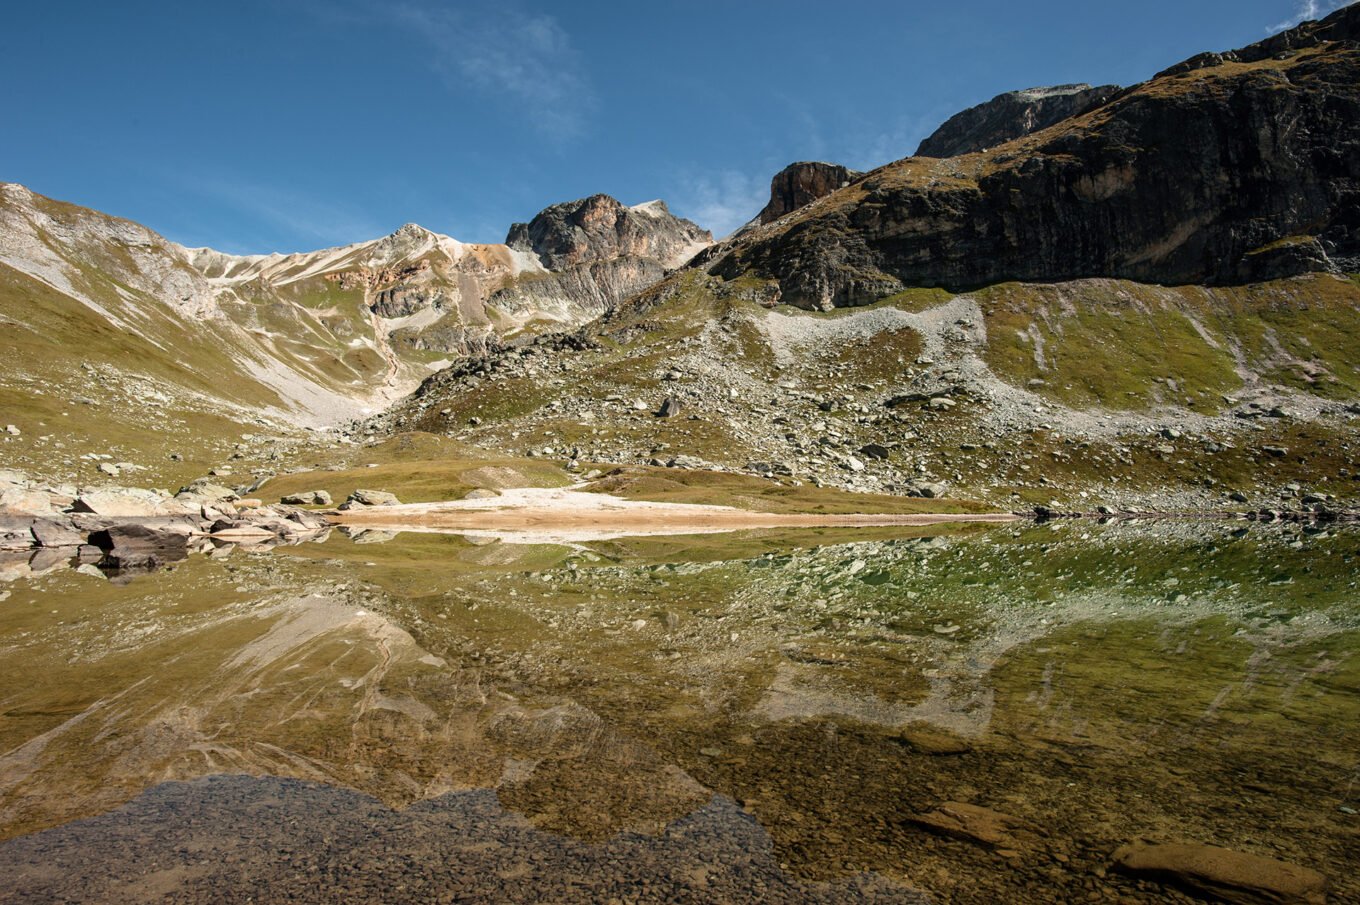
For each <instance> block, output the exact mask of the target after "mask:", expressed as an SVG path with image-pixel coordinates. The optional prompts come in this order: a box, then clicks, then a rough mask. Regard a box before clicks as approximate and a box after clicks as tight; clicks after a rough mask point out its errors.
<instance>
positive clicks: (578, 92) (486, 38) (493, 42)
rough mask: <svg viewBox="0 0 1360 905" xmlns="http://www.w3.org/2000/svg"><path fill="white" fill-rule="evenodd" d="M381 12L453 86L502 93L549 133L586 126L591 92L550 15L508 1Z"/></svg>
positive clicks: (566, 133)
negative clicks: (421, 45)
mask: <svg viewBox="0 0 1360 905" xmlns="http://www.w3.org/2000/svg"><path fill="white" fill-rule="evenodd" d="M383 12H384V14H385V15H387V16H390V17H392V18H393V20H395V21H397V22H399V23H400V24H402V25H403V26H405V27H406V28H407V29H408V30H409V31H411V32H412V33H414V34H416V35H418V36H419V37H420V38H422V39H423V40H424V41H425V42H426V43H427V44H429V45H430V46H431V48H432V49H433V51H434V56H433V58H432V60H431V65H432V66H433V67H434V69H435V70H436V71H438V72H439V73H440V74H441V75H442V76H443V77H444V79H445V80H446V81H447V82H448V83H449V85H450V87H452V88H455V89H462V88H464V87H465V86H466V85H468V84H471V85H473V86H475V87H477V88H478V89H480V90H482V91H484V92H487V93H490V94H494V95H499V96H501V97H503V98H506V99H508V100H509V101H510V102H512V103H514V104H516V105H518V106H519V107H520V108H522V110H523V112H524V113H525V114H526V115H527V116H528V117H529V118H530V119H531V120H532V121H533V124H534V125H535V126H536V127H537V128H538V129H539V130H541V131H543V132H544V133H546V134H548V135H550V136H552V137H554V138H558V139H569V138H574V137H576V136H577V135H579V134H580V133H581V132H582V130H583V129H584V127H585V121H586V118H587V116H588V115H589V113H590V111H591V109H592V108H593V107H594V106H595V102H596V101H595V93H594V90H593V88H592V87H591V85H590V80H589V79H588V78H587V76H586V74H585V72H584V69H583V67H582V64H581V58H580V54H578V53H577V51H576V49H575V48H574V47H573V45H572V41H571V36H570V35H569V34H567V32H566V31H565V30H564V29H563V28H562V26H561V25H559V24H558V23H557V20H556V19H554V18H553V17H552V16H548V15H544V14H541V13H533V12H526V11H523V10H517V9H515V8H514V7H513V6H503V7H495V6H482V5H473V6H471V8H469V7H464V8H458V9H453V8H447V7H441V6H435V5H431V4H415V3H407V4H402V5H399V6H397V7H395V8H394V9H388V8H386V7H384V9H383Z"/></svg>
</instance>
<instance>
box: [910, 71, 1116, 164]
mask: <svg viewBox="0 0 1360 905" xmlns="http://www.w3.org/2000/svg"><path fill="white" fill-rule="evenodd" d="M1121 90H1123V89H1121V88H1120V87H1119V86H1118V85H1102V86H1100V87H1099V88H1093V87H1092V86H1090V85H1086V84H1080V85H1054V86H1050V87H1044V88H1026V89H1024V90H1023V91H1007V92H1006V93H1004V94H998V95H997V96H996V97H994V98H992V99H991V100H989V101H987V102H986V103H983V104H978V105H977V106H976V107H970V108H969V109H967V110H964V111H963V112H962V113H957V114H955V115H954V116H951V117H950V118H949V119H948V120H946V121H945V123H944V125H942V126H940V128H938V129H936V130H935V132H934V133H933V134H932V135H931V136H930V137H929V138H927V139H926V140H925V141H923V142H921V146H920V147H919V148H917V149H916V156H917V157H958V156H959V155H961V154H972V153H975V152H977V151H985V150H986V149H988V148H993V147H996V146H997V145H1001V144H1005V143H1006V142H1008V141H1011V140H1012V139H1016V138H1020V137H1021V136H1024V135H1029V134H1030V133H1031V132H1038V131H1039V130H1040V129H1047V128H1048V127H1049V126H1051V125H1053V124H1054V123H1057V122H1061V121H1062V120H1064V119H1068V118H1069V117H1073V116H1080V115H1081V114H1083V113H1086V112H1087V111H1090V110H1094V109H1095V108H1096V107H1099V106H1101V105H1103V104H1105V103H1107V102H1108V101H1109V100H1111V99H1112V98H1113V97H1114V96H1115V95H1117V94H1118V93H1119V92H1120V91H1121Z"/></svg>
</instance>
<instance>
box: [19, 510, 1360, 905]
mask: <svg viewBox="0 0 1360 905" xmlns="http://www.w3.org/2000/svg"><path fill="white" fill-rule="evenodd" d="M89 572H90V570H88V569H86V570H85V572H77V571H75V570H73V569H72V568H71V567H70V564H68V563H66V562H65V561H63V560H47V561H39V562H32V563H30V562H29V561H28V560H27V558H26V557H25V558H22V559H19V558H16V559H11V560H9V561H6V562H4V563H0V578H3V581H0V595H6V592H8V593H7V596H4V598H3V600H0V840H2V841H0V876H4V877H5V878H6V880H5V882H4V883H3V885H0V900H2V901H15V902H46V901H53V902H56V901H83V902H161V901H174V902H189V901H205V902H207V901H211V902H272V901H341V900H343V901H390V902H408V901H418V902H426V901H428V902H478V901H486V902H498V901H525V902H537V901H542V902H654V901H676V902H737V901H752V902H781V901H782V902H823V901H825V902H840V901H869V902H922V903H924V902H932V903H972V902H978V903H982V902H986V903H996V902H1085V901H1090V902H1124V903H1143V902H1168V901H1172V902H1179V901H1192V900H1193V899H1192V898H1190V897H1188V896H1186V895H1184V894H1183V893H1182V892H1181V891H1180V889H1179V887H1177V886H1176V885H1175V883H1167V882H1165V878H1152V877H1146V876H1133V875H1129V874H1126V873H1124V872H1122V871H1120V870H1119V869H1117V868H1116V866H1115V865H1114V863H1113V860H1112V855H1113V853H1114V852H1115V850H1116V849H1118V848H1119V847H1120V846H1122V845H1124V844H1126V843H1130V842H1136V841H1140V840H1142V841H1147V842H1152V843H1169V842H1188V843H1197V844H1209V845H1215V846H1223V847H1226V848H1230V849H1234V850H1238V851H1243V852H1250V853H1253V854H1257V855H1265V856H1269V857H1271V858H1275V859H1279V860H1282V861H1287V862H1292V863H1293V864H1297V865H1301V866H1303V867H1307V868H1310V869H1312V870H1315V871H1319V872H1321V873H1322V874H1324V875H1326V877H1327V878H1328V879H1329V881H1330V884H1331V889H1330V898H1329V899H1328V901H1335V902H1360V816H1357V811H1360V532H1357V531H1353V530H1345V529H1328V530H1318V529H1308V530H1303V529H1299V528H1297V527H1280V526H1257V525H1253V526H1252V527H1250V528H1244V527H1242V526H1240V525H1238V524H1231V523H1229V524H1203V523H1117V524H1109V525H1097V524H1093V523H1063V524H1054V525H1038V526H1036V525H1029V524H1025V525H1008V526H999V527H998V526H993V527H963V526H950V527H947V528H932V529H909V530H905V529H884V530H877V529H860V530H855V531H844V530H842V531H831V530H826V531H817V530H808V531H799V532H781V533H779V534H759V533H756V534H742V535H707V536H699V537H671V538H665V537H662V538H643V539H634V540H618V541H608V542H596V543H590V544H584V545H577V546H558V545H531V544H516V543H510V542H505V541H494V540H487V539H469V538H465V537H459V536H443V535H429V534H406V533H403V534H398V535H395V536H393V535H390V534H386V533H383V534H372V533H370V534H369V535H367V536H365V535H360V536H358V537H355V538H352V539H351V538H348V537H344V536H341V535H340V534H338V533H336V534H334V535H333V536H331V537H329V538H327V539H325V540H324V541H323V542H321V543H312V544H304V545H300V546H294V547H280V548H275V549H273V550H269V551H249V550H245V549H235V550H233V549H229V548H228V549H222V550H218V551H216V552H215V553H213V554H212V555H210V556H208V555H204V556H194V557H191V558H190V559H188V560H185V561H183V562H181V563H178V564H176V565H175V566H174V567H172V568H170V569H168V570H164V571H160V572H155V573H150V574H141V575H123V576H113V577H112V579H111V580H110V579H107V578H102V577H99V576H97V575H94V574H89ZM954 803H960V804H962V805H965V806H966V805H972V806H975V807H977V808H979V809H986V810H985V811H978V812H977V813H979V814H982V815H984V816H983V817H982V818H980V819H981V822H980V823H976V824H970V826H969V827H967V828H965V830H964V831H962V832H959V831H950V830H948V829H946V828H942V826H941V823H940V820H939V819H938V815H939V814H940V813H941V809H942V808H943V810H944V811H946V812H947V811H950V809H951V808H955V809H957V807H958V805H956V804H954Z"/></svg>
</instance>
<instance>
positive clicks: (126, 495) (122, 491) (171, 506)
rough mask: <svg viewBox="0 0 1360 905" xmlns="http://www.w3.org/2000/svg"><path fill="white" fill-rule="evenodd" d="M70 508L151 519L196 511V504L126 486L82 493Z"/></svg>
mask: <svg viewBox="0 0 1360 905" xmlns="http://www.w3.org/2000/svg"><path fill="white" fill-rule="evenodd" d="M71 509H72V511H74V512H89V513H93V514H95V515H102V516H107V517H110V518H154V517H157V516H175V515H187V514H189V513H191V512H197V511H198V510H197V507H192V508H191V507H190V506H187V505H186V504H184V503H182V502H180V501H177V500H171V499H166V498H165V497H163V496H161V495H160V494H158V493H154V492H153V491H150V490H137V489H134V488H128V487H123V488H118V489H116V490H95V491H91V492H89V493H83V494H81V495H80V496H79V497H77V498H76V501H75V502H74V503H72V504H71Z"/></svg>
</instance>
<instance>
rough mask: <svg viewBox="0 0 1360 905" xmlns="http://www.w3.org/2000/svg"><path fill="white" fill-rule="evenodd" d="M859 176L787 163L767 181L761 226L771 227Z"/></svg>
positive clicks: (820, 165)
mask: <svg viewBox="0 0 1360 905" xmlns="http://www.w3.org/2000/svg"><path fill="white" fill-rule="evenodd" d="M861 175H863V174H862V173H860V172H859V171H857V170H852V169H849V168H848V167H843V166H841V165H840V164H835V163H822V162H820V161H802V162H799V163H791V164H789V165H788V166H786V167H784V169H782V170H780V171H779V172H778V173H776V174H775V176H774V178H773V179H772V180H770V203H769V204H767V205H765V209H764V210H762V211H761V212H760V216H759V218H758V219H759V220H760V222H761V223H772V222H774V221H775V220H778V219H779V218H780V217H783V216H785V215H786V214H791V213H793V212H794V211H796V210H798V209H799V208H800V207H804V206H806V205H808V204H811V203H812V202H814V201H816V200H817V199H818V198H823V197H825V196H827V195H830V194H831V193H832V192H834V191H836V190H837V189H842V188H845V187H846V186H847V185H849V184H850V183H851V182H853V181H854V180H855V179H857V178H859V177H860V176H861Z"/></svg>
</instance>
